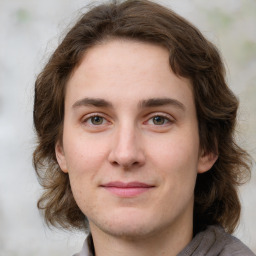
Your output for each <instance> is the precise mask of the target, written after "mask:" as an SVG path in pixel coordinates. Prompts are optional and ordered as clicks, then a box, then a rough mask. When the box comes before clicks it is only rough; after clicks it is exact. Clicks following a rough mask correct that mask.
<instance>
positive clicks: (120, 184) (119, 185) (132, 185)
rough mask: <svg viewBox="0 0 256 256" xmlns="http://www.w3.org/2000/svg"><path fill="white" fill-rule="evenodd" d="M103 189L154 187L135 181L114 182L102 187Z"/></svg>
mask: <svg viewBox="0 0 256 256" xmlns="http://www.w3.org/2000/svg"><path fill="white" fill-rule="evenodd" d="M101 187H115V188H151V187H154V186H153V185H151V184H147V183H143V182H138V181H133V182H122V181H113V182H109V183H105V184H103V185H101Z"/></svg>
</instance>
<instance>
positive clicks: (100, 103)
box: [72, 98, 186, 111]
mask: <svg viewBox="0 0 256 256" xmlns="http://www.w3.org/2000/svg"><path fill="white" fill-rule="evenodd" d="M165 105H171V106H174V107H177V108H179V109H181V110H183V111H185V110H186V108H185V106H184V104H182V103H181V102H180V101H178V100H176V99H172V98H151V99H147V100H142V101H141V102H139V104H138V106H139V108H152V107H160V106H165ZM82 106H94V107H104V108H113V105H112V103H111V102H109V101H106V100H104V99H101V98H83V99H81V100H78V101H76V102H75V103H74V104H73V105H72V108H77V107H82Z"/></svg>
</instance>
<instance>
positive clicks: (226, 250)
mask: <svg viewBox="0 0 256 256" xmlns="http://www.w3.org/2000/svg"><path fill="white" fill-rule="evenodd" d="M212 228H213V229H214V231H215V232H216V234H217V237H219V238H220V240H222V241H219V244H220V245H221V246H222V245H223V247H222V249H221V252H220V254H219V255H220V256H228V255H232V256H241V255H243V256H255V254H254V253H253V252H252V251H251V250H250V249H249V248H248V247H247V246H246V245H245V244H244V243H243V242H241V241H240V240H239V239H238V238H236V237H234V236H232V235H230V234H228V233H226V232H225V230H224V229H223V228H222V227H220V226H213V227H212Z"/></svg>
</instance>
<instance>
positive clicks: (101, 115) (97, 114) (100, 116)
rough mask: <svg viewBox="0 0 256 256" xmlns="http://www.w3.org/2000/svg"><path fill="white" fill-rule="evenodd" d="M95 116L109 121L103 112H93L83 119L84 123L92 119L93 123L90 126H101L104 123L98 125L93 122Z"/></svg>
mask: <svg viewBox="0 0 256 256" xmlns="http://www.w3.org/2000/svg"><path fill="white" fill-rule="evenodd" d="M95 117H99V118H102V120H103V122H104V121H105V122H108V120H107V118H106V117H105V116H104V115H103V114H101V113H93V114H91V115H89V116H86V118H85V119H83V121H82V123H87V122H88V121H90V122H91V124H89V125H90V126H100V125H102V124H99V125H96V124H93V123H92V118H95ZM105 122H104V123H105Z"/></svg>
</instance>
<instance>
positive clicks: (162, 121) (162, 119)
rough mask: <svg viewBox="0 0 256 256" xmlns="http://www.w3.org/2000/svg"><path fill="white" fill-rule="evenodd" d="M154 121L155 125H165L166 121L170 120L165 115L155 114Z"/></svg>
mask: <svg viewBox="0 0 256 256" xmlns="http://www.w3.org/2000/svg"><path fill="white" fill-rule="evenodd" d="M152 122H153V123H154V124H155V125H163V124H165V123H166V122H168V120H167V118H165V117H163V116H154V117H153V118H152Z"/></svg>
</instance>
